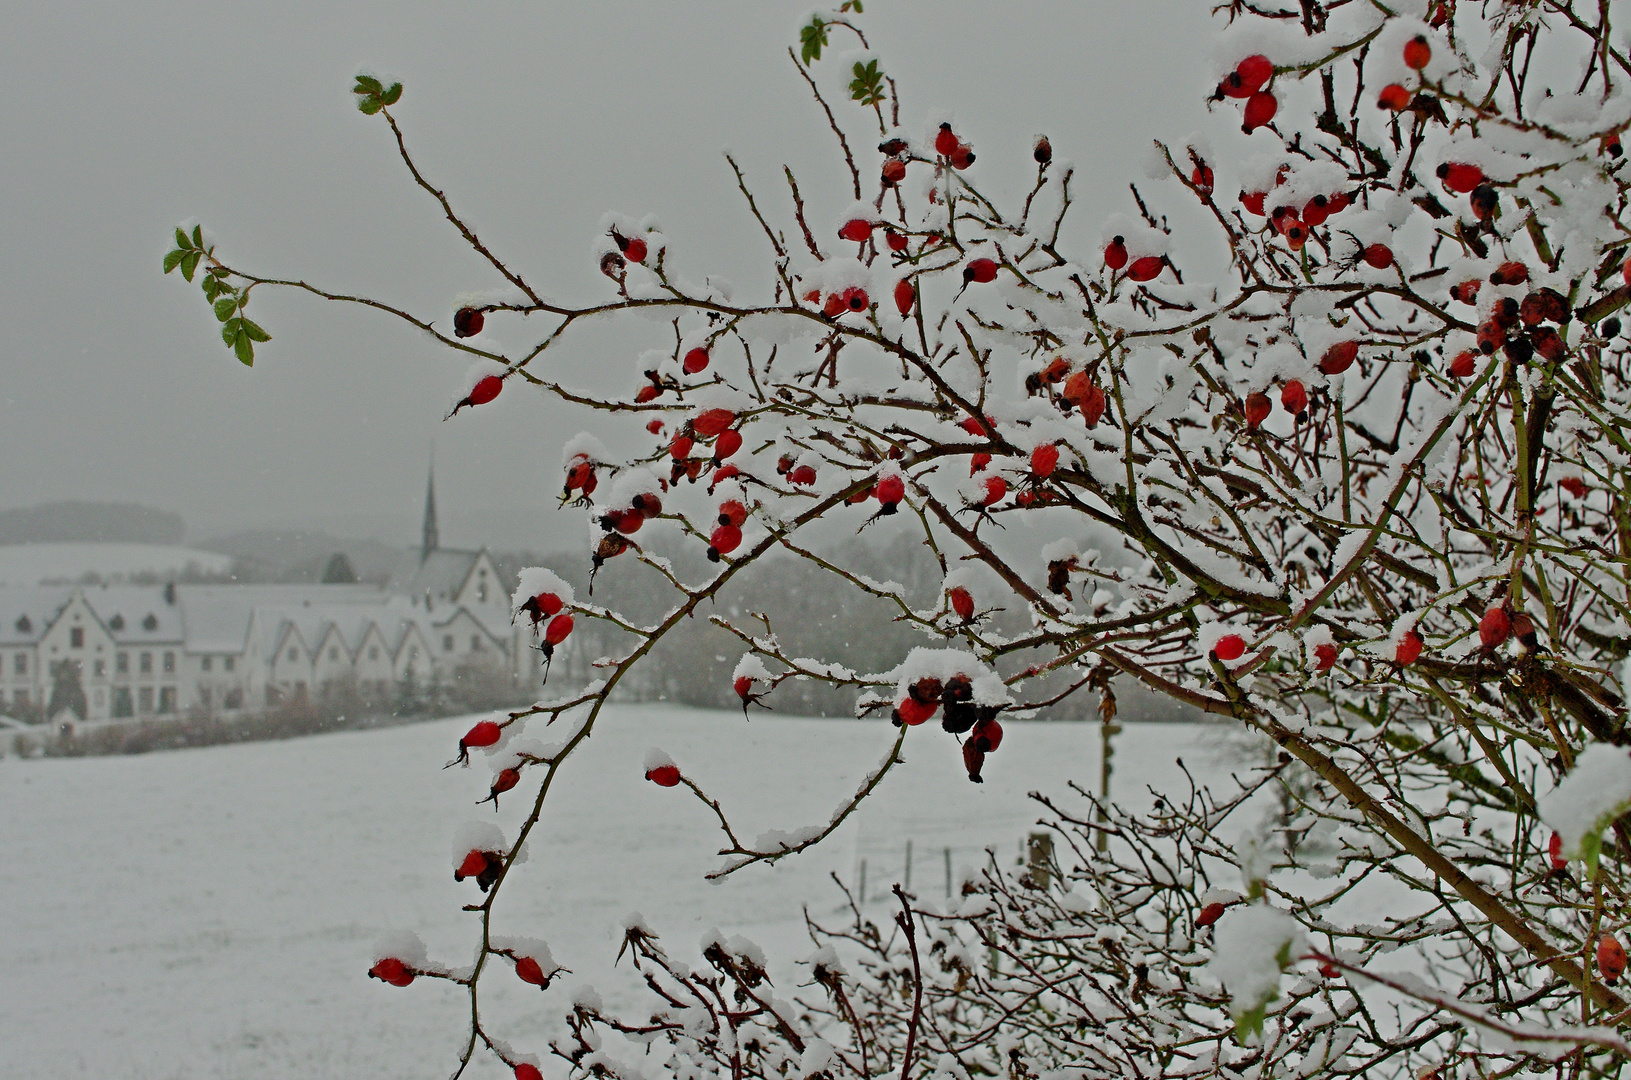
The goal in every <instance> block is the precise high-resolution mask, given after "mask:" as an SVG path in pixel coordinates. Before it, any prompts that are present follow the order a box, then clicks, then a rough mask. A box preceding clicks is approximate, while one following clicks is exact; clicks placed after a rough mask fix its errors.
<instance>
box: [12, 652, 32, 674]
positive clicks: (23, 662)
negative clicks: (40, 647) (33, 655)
mask: <svg viewBox="0 0 1631 1080" xmlns="http://www.w3.org/2000/svg"><path fill="white" fill-rule="evenodd" d="M11 670H12V671H13V672H15V673H16V674H18V675H27V674H28V654H27V653H25V652H20V653H18V654H17V655H16V656H15V657H13V658H12V661H11Z"/></svg>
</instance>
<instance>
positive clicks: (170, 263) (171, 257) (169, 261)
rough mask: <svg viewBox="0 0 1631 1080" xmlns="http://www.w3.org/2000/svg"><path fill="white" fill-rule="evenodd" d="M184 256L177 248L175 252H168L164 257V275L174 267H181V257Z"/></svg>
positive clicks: (184, 253)
mask: <svg viewBox="0 0 1631 1080" xmlns="http://www.w3.org/2000/svg"><path fill="white" fill-rule="evenodd" d="M186 254H187V253H186V252H185V251H182V250H181V249H180V248H177V249H176V250H174V251H172V252H170V253H169V254H167V255H165V256H164V272H165V273H166V274H168V273H169V272H170V271H172V270H174V269H175V268H176V267H178V266H180V265H181V260H182V258H183V257H185V256H186Z"/></svg>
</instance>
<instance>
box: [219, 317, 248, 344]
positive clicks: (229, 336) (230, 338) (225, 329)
mask: <svg viewBox="0 0 1631 1080" xmlns="http://www.w3.org/2000/svg"><path fill="white" fill-rule="evenodd" d="M241 329H243V320H242V319H228V320H227V321H226V323H225V324H223V325H222V327H221V340H222V341H224V342H226V343H227V347H228V348H231V346H232V343H233V342H235V341H237V340H238V331H239V330H241Z"/></svg>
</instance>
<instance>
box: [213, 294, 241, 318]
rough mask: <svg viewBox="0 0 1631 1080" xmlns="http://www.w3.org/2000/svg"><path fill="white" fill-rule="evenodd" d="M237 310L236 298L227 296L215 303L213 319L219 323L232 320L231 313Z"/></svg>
mask: <svg viewBox="0 0 1631 1080" xmlns="http://www.w3.org/2000/svg"><path fill="white" fill-rule="evenodd" d="M237 310H238V298H237V297H236V296H232V295H227V296H223V297H221V299H219V300H217V301H216V302H215V317H216V318H217V319H219V320H220V321H221V322H226V321H227V320H228V319H230V318H232V313H233V312H234V311H237Z"/></svg>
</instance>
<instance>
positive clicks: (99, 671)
mask: <svg viewBox="0 0 1631 1080" xmlns="http://www.w3.org/2000/svg"><path fill="white" fill-rule="evenodd" d="M91 670H92V671H93V672H95V674H96V677H97V678H98V679H105V678H107V676H108V662H107V661H106V660H103V659H102V658H101V657H97V658H96V662H95V663H93V664H92V665H91Z"/></svg>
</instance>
